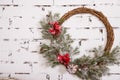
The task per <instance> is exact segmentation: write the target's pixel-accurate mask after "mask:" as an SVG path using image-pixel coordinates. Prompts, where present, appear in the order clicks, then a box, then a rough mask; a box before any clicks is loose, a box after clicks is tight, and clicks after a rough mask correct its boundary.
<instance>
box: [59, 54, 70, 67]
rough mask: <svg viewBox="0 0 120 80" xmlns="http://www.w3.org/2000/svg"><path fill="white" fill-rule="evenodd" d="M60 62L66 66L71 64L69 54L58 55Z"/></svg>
mask: <svg viewBox="0 0 120 80" xmlns="http://www.w3.org/2000/svg"><path fill="white" fill-rule="evenodd" d="M57 59H58V61H59V62H60V63H62V64H64V65H65V66H67V65H68V64H69V62H70V56H69V54H68V53H66V54H64V55H60V54H59V55H58V57H57Z"/></svg>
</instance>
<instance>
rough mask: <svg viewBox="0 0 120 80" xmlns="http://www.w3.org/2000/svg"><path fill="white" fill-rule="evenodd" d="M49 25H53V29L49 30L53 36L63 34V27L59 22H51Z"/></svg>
mask: <svg viewBox="0 0 120 80" xmlns="http://www.w3.org/2000/svg"><path fill="white" fill-rule="evenodd" d="M49 24H50V25H52V28H50V29H49V32H50V33H51V34H52V35H59V34H60V33H61V27H60V25H59V23H58V22H51V23H49Z"/></svg>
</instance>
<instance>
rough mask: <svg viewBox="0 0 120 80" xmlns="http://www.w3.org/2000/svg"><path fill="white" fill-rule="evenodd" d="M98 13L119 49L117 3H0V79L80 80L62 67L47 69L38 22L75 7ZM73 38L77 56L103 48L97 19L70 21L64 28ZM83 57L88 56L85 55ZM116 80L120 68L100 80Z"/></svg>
mask: <svg viewBox="0 0 120 80" xmlns="http://www.w3.org/2000/svg"><path fill="white" fill-rule="evenodd" d="M83 6H84V7H88V8H92V9H95V10H97V11H101V12H102V13H103V14H104V15H105V16H106V17H107V18H108V20H109V22H110V23H111V25H112V26H113V29H114V33H115V41H114V44H113V47H115V46H117V45H119V46H120V37H119V36H120V0H0V78H3V77H5V78H6V77H8V78H11V77H15V78H18V79H20V80H80V79H78V78H77V77H76V76H73V75H70V74H69V73H67V72H66V71H65V69H64V68H63V66H58V67H56V68H54V69H53V68H51V67H50V66H49V65H47V64H45V62H46V60H45V59H44V58H43V57H42V55H39V54H38V53H39V49H40V44H41V42H45V41H44V40H42V38H41V26H40V25H39V21H40V20H42V19H43V17H45V15H46V14H47V13H48V11H52V12H53V13H56V12H57V13H60V16H62V15H63V14H64V13H66V12H67V11H69V10H72V9H74V8H77V7H83ZM63 26H64V27H68V28H69V30H68V33H70V35H71V36H72V38H74V40H75V42H74V44H73V46H78V47H79V48H80V51H81V52H80V56H81V55H83V54H86V53H87V52H88V51H89V50H90V49H92V48H94V47H98V46H100V45H101V46H103V47H104V46H105V42H106V30H105V27H104V25H103V24H102V22H100V21H99V20H98V18H96V17H94V16H92V15H90V14H79V15H75V16H73V17H71V18H70V19H69V20H67V21H66V22H65V23H64V24H63ZM86 55H89V53H88V54H86ZM106 79H107V80H120V67H119V66H110V76H104V77H103V78H102V80H106Z"/></svg>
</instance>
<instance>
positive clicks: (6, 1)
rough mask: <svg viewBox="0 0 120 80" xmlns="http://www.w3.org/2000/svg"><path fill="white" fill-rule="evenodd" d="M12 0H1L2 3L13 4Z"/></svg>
mask: <svg viewBox="0 0 120 80" xmlns="http://www.w3.org/2000/svg"><path fill="white" fill-rule="evenodd" d="M11 3H12V0H0V4H11Z"/></svg>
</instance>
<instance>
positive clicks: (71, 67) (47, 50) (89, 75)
mask: <svg viewBox="0 0 120 80" xmlns="http://www.w3.org/2000/svg"><path fill="white" fill-rule="evenodd" d="M84 13H89V14H92V15H93V16H96V17H97V18H99V20H100V21H102V22H103V24H104V25H105V28H106V31H107V43H106V46H105V48H104V49H103V50H101V48H99V49H97V48H94V49H93V50H92V51H93V53H94V57H90V56H86V55H84V56H82V57H80V58H77V59H72V56H73V54H76V53H79V48H77V47H76V48H73V47H72V46H71V43H72V42H73V40H72V39H71V37H70V35H69V34H67V33H66V31H67V29H66V28H64V27H61V26H62V24H63V23H64V22H65V21H66V20H67V19H69V18H70V17H71V16H73V15H76V14H84ZM41 26H42V38H43V39H44V40H47V42H49V43H42V45H41V49H40V53H42V54H43V55H44V57H45V58H47V59H48V63H49V64H50V65H52V67H54V66H56V65H59V64H62V65H64V66H65V67H66V69H67V71H68V72H69V73H71V74H74V75H77V76H78V77H80V78H81V79H85V80H99V79H100V77H102V76H103V75H105V74H107V73H108V71H109V68H108V67H107V66H108V65H111V64H112V65H113V64H118V62H119V59H118V56H119V55H120V54H119V52H120V51H119V47H116V48H114V49H113V50H112V51H111V47H112V45H113V41H114V33H113V29H112V26H111V25H110V23H109V22H108V20H107V18H106V17H105V16H104V15H103V14H102V13H101V12H98V11H96V10H94V9H89V8H85V7H80V8H76V9H73V10H71V11H69V12H67V13H65V14H64V15H63V16H62V17H61V18H60V19H59V15H58V14H54V15H52V13H51V12H50V13H49V14H48V15H46V18H45V19H43V21H41ZM101 54H102V55H101Z"/></svg>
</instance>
